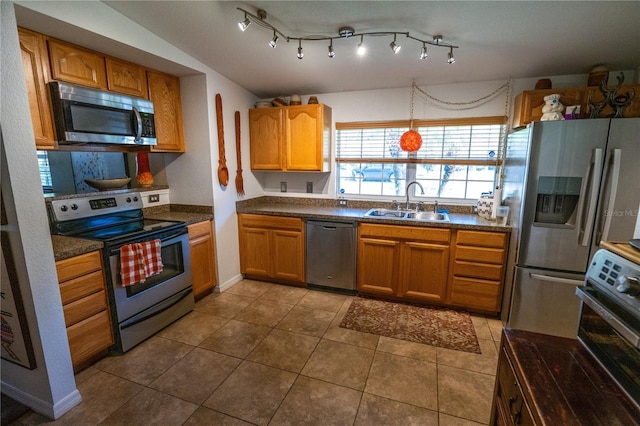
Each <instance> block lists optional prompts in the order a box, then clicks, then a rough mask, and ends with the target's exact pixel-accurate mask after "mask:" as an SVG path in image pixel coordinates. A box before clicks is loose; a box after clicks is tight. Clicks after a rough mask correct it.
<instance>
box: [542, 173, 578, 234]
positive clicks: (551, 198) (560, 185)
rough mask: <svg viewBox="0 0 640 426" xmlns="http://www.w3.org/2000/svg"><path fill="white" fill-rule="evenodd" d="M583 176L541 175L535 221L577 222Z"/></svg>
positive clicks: (552, 222) (543, 222)
mask: <svg viewBox="0 0 640 426" xmlns="http://www.w3.org/2000/svg"><path fill="white" fill-rule="evenodd" d="M581 185H582V178H580V177H564V176H541V177H540V178H539V179H538V196H537V200H536V214H535V222H537V224H545V223H546V224H567V225H572V224H575V218H576V210H577V207H578V200H579V198H580V188H581Z"/></svg>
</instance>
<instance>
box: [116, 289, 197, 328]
mask: <svg viewBox="0 0 640 426" xmlns="http://www.w3.org/2000/svg"><path fill="white" fill-rule="evenodd" d="M192 293H193V289H191V288H188V289H187V291H184V292H183V293H178V294H175V295H173V296H171V297H169V298H168V299H165V300H163V301H162V302H160V303H158V304H157V305H155V306H153V310H152V311H151V312H149V313H147V314H145V315H142V316H135V317H133V318H131V319H128V320H127V321H124V322H122V323H121V324H120V329H121V330H124V329H125V328H129V327H133V326H134V325H136V324H139V323H141V322H144V321H146V320H148V319H149V318H152V317H155V316H156V315H160V314H161V313H163V312H164V311H166V310H167V309H170V308H172V307H173V306H174V305H177V304H178V303H180V302H181V301H182V300H184V299H185V298H187V297H189V296H190V295H191V294H192Z"/></svg>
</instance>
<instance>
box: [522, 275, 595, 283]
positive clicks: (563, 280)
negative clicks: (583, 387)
mask: <svg viewBox="0 0 640 426" xmlns="http://www.w3.org/2000/svg"><path fill="white" fill-rule="evenodd" d="M529 276H530V277H531V278H533V279H536V280H539V281H547V282H551V283H556V284H567V285H572V286H581V285H584V281H582V280H572V279H569V278H560V277H552V276H550V275H542V274H534V273H529Z"/></svg>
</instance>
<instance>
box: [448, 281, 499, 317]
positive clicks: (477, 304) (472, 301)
mask: <svg viewBox="0 0 640 426" xmlns="http://www.w3.org/2000/svg"><path fill="white" fill-rule="evenodd" d="M499 298H500V282H498V281H488V280H480V279H473V278H462V277H453V280H452V288H451V303H452V304H454V305H464V306H466V307H469V308H473V309H479V310H483V311H491V312H497V311H498V310H499V309H500V303H499Z"/></svg>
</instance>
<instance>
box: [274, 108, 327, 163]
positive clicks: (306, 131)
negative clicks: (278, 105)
mask: <svg viewBox="0 0 640 426" xmlns="http://www.w3.org/2000/svg"><path fill="white" fill-rule="evenodd" d="M325 117H328V124H326V121H325ZM330 126H331V108H329V107H325V106H324V105H318V104H316V105H299V106H292V107H289V108H287V109H286V116H285V135H286V153H287V170H297V171H328V167H326V165H325V164H324V162H325V158H324V157H325V155H326V156H327V157H328V155H329V153H328V150H329V148H328V147H326V148H327V149H326V151H325V143H326V142H327V141H328V140H329V139H325V129H326V131H327V133H328V132H329V131H330V129H329V127H330ZM326 136H327V137H328V134H327V135H326ZM327 160H328V158H327ZM327 162H328V161H327Z"/></svg>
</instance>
